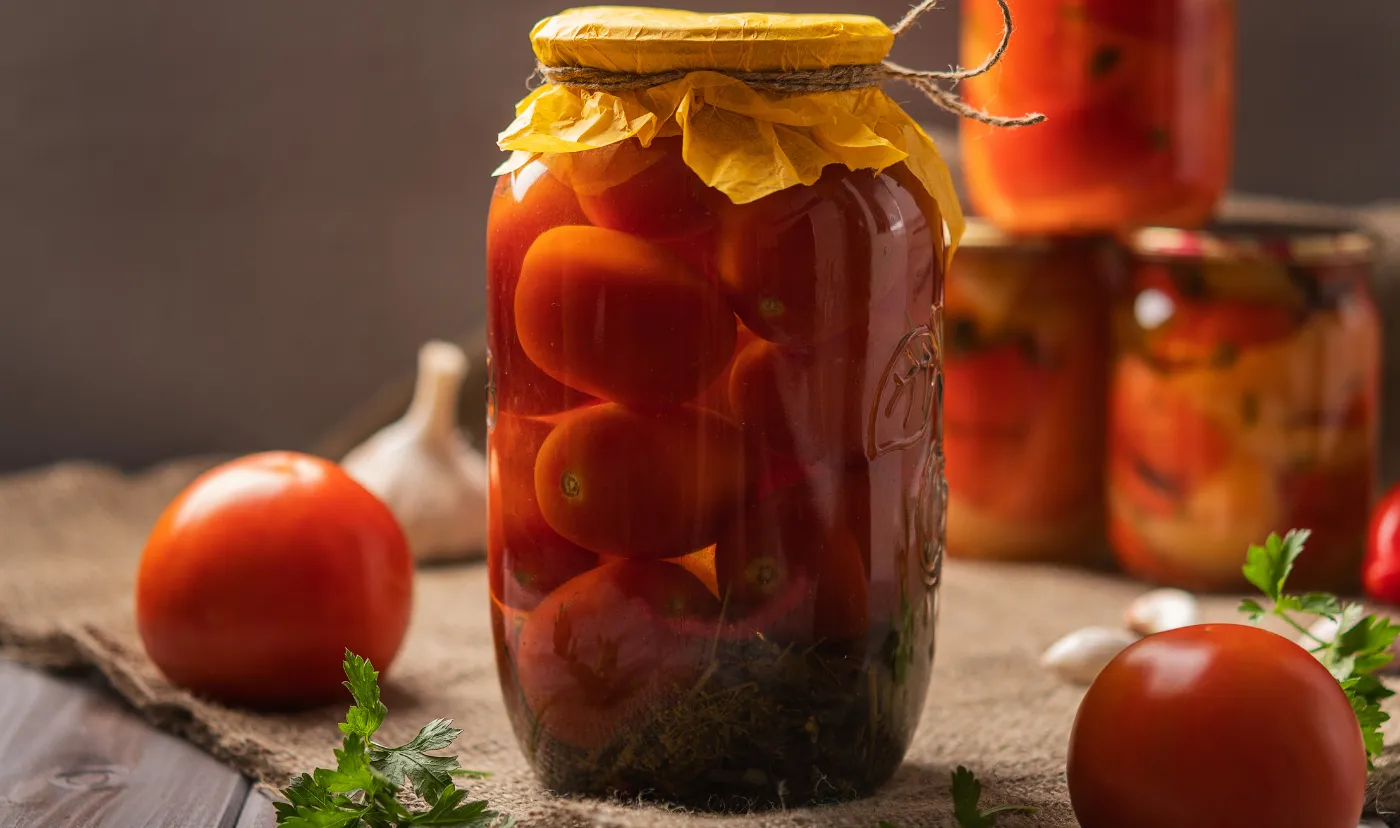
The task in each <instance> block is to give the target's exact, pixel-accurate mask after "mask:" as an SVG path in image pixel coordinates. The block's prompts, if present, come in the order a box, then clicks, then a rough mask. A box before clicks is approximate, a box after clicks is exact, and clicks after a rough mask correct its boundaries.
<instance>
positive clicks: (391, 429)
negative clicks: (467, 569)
mask: <svg viewBox="0 0 1400 828" xmlns="http://www.w3.org/2000/svg"><path fill="white" fill-rule="evenodd" d="M466 374H467V357H466V354H465V353H463V352H462V349H461V348H459V347H457V346H456V345H453V344H451V343H449V342H439V341H432V342H428V343H426V344H424V345H423V347H422V348H420V349H419V352H418V378H417V383H416V387H415V389H414V393H413V401H412V402H411V403H410V404H409V407H408V411H407V412H406V413H405V414H404V416H403V417H402V418H401V419H399V420H398V421H396V422H394V423H391V424H390V425H388V426H385V427H384V428H383V429H381V430H380V431H378V432H377V433H375V434H374V435H373V436H371V437H370V438H369V439H368V440H366V441H365V442H364V443H362V444H360V445H359V446H357V447H355V448H354V449H352V450H351V451H350V452H349V453H348V454H346V455H345V458H344V459H343V460H342V461H341V465H342V466H343V467H344V468H345V470H346V471H347V472H348V473H349V474H350V476H351V477H353V478H355V479H356V480H357V481H359V483H360V484H361V485H362V486H364V487H365V488H366V489H369V490H370V491H371V492H373V493H374V494H375V495H377V496H378V497H379V498H380V499H381V500H383V501H384V502H385V504H387V505H388V507H389V510H390V511H392V512H393V513H394V516H395V517H397V518H398V520H399V524H400V525H401V526H402V527H403V530H404V535H405V536H406V537H407V538H408V544H409V548H410V549H412V551H413V555H414V558H416V559H417V560H419V561H438V560H453V559H468V558H477V557H481V556H482V555H483V554H484V553H485V550H486V492H487V488H488V478H489V475H488V471H487V465H486V458H485V457H483V456H482V455H481V453H480V452H478V451H476V450H475V449H473V448H472V447H471V446H470V444H468V442H467V439H466V437H465V436H464V435H463V434H462V431H461V429H460V428H459V427H458V425H457V406H458V400H459V397H460V395H461V390H462V383H463V381H464V380H465V378H466Z"/></svg>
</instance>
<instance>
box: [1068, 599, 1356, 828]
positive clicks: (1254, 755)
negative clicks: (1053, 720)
mask: <svg viewBox="0 0 1400 828" xmlns="http://www.w3.org/2000/svg"><path fill="white" fill-rule="evenodd" d="M1066 774H1067V776H1068V781H1069V793H1070V801H1071V803H1072V804H1073V806H1074V813H1075V816H1076V817H1077V818H1078V819H1079V822H1080V825H1082V826H1083V828H1129V826H1131V828H1184V826H1191V828H1238V827H1239V826H1242V825H1267V826H1269V828H1354V826H1356V824H1357V823H1358V822H1359V821H1360V819H1361V810H1362V806H1363V804H1364V800H1365V793H1366V750H1365V745H1364V744H1363V742H1362V737H1361V728H1360V726H1359V725H1358V724H1357V721H1356V716H1355V714H1354V713H1353V712H1352V709H1351V704H1350V702H1349V701H1348V700H1347V697H1346V694H1345V693H1344V692H1343V691H1342V688H1341V685H1339V684H1338V683H1337V680H1336V679H1335V678H1333V677H1332V674H1331V673H1329V672H1328V671H1327V669H1326V668H1325V667H1323V666H1322V664H1321V663H1320V662H1318V660H1317V659H1316V658H1314V657H1313V656H1312V654H1311V653H1309V652H1307V651H1306V650H1304V649H1303V648H1302V647H1300V646H1298V645H1297V644H1295V643H1294V642H1292V641H1290V640H1288V639H1286V638H1284V637H1282V636H1280V635H1276V634H1274V633H1272V632H1269V631H1267V630H1263V629H1260V628H1258V627H1250V626H1244V625H1241V624H1202V625H1197V626H1192V627H1183V628H1181V629H1176V630H1171V631H1169V632H1164V633H1158V634H1157V635H1152V636H1149V637H1147V638H1144V639H1142V640H1141V641H1138V642H1137V643H1135V644H1133V645H1132V646H1130V647H1128V648H1127V649H1126V650H1124V651H1123V652H1122V653H1119V654H1118V656H1117V657H1116V658H1115V659H1114V660H1113V661H1112V662H1111V663H1109V665H1108V666H1107V667H1106V668H1104V670H1103V672H1102V673H1100V674H1099V676H1098V678H1097V679H1096V680H1095V681H1094V684H1093V686H1092V687H1090V688H1089V691H1088V693H1087V694H1086V695H1085V697H1084V701H1083V702H1082V703H1081V704H1080V707H1079V714H1078V715H1077V716H1076V717H1075V721H1074V729H1073V731H1072V733H1071V735H1070V743H1069V763H1068V766H1067V768H1066Z"/></svg>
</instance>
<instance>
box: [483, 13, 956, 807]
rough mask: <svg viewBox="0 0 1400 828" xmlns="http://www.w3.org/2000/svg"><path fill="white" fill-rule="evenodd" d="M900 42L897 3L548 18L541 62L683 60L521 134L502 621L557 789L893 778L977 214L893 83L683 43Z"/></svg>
mask: <svg viewBox="0 0 1400 828" xmlns="http://www.w3.org/2000/svg"><path fill="white" fill-rule="evenodd" d="M615 16H617V17H615ZM609 32H612V33H613V34H609ZM892 40H893V35H892V34H891V31H890V29H888V28H887V27H885V26H884V24H882V23H880V22H879V21H877V20H874V19H873V18H863V17H842V18H832V17H830V16H820V17H815V16H814V17H800V16H787V15H733V16H725V15H717V16H716V15H691V14H688V13H679V12H657V11H656V10H646V9H593V10H588V9H584V10H576V11H573V12H567V13H565V14H563V15H560V16H558V17H556V18H551V19H550V20H547V21H545V22H544V23H542V24H541V25H540V27H537V29H536V32H535V37H534V41H535V47H536V53H537V55H539V56H540V58H541V61H546V60H555V61H562V60H563V59H562V58H561V57H560V55H561V53H564V52H569V50H570V49H571V48H572V49H574V50H575V51H576V52H577V53H578V54H586V55H591V56H592V57H593V58H594V59H596V58H597V57H598V56H599V55H602V54H604V53H606V54H609V55H613V56H614V57H615V58H616V59H615V60H614V61H613V63H612V65H611V66H610V67H609V68H610V69H611V70H613V71H627V72H632V73H635V74H636V75H638V76H647V77H651V75H648V73H656V72H672V73H674V75H675V77H674V78H673V79H672V80H670V81H666V82H665V83H661V84H660V85H657V86H651V87H647V88H641V87H640V86H639V84H641V82H640V81H638V82H636V83H634V82H632V81H626V80H625V79H624V80H623V81H608V83H614V84H615V85H616V88H610V89H601V88H596V86H595V87H586V88H574V87H564V86H558V85H550V86H546V87H543V88H542V89H541V90H539V91H537V92H536V93H535V94H534V95H532V96H531V98H530V99H527V101H526V102H525V103H524V104H522V107H521V109H520V113H521V114H520V119H519V120H517V122H516V124H514V125H513V126H512V127H511V129H510V130H508V131H507V132H506V133H505V135H504V136H503V139H502V144H503V146H504V147H506V148H508V149H512V150H516V155H515V157H514V158H513V159H512V161H511V162H510V163H509V164H508V165H507V166H506V167H505V168H503V170H502V175H501V177H500V180H499V183H498V185H497V188H496V193H495V196H494V200H493V203H492V208H491V216H490V224H489V228H488V240H487V241H488V249H489V258H490V263H489V269H488V294H489V298H490V301H489V308H490V321H489V327H490V331H491V339H490V345H491V360H492V372H491V376H492V377H493V383H494V385H495V387H494V390H493V394H492V399H493V400H494V412H493V415H492V423H493V425H492V427H491V429H490V436H489V445H490V455H491V458H490V460H491V462H490V468H491V498H490V512H491V515H490V517H491V523H490V526H491V532H490V537H489V555H488V558H489V566H490V570H491V588H492V613H493V620H494V624H495V630H496V637H497V655H498V662H499V663H498V667H499V670H500V674H501V680H502V686H503V688H504V691H505V699H506V704H507V709H508V710H509V712H510V715H511V719H512V722H513V723H514V726H515V729H516V733H517V736H518V737H519V741H520V744H521V747H522V749H523V750H524V752H525V753H526V755H527V756H528V758H529V760H530V762H531V764H532V765H533V767H534V768H535V770H536V772H537V773H538V774H539V776H540V777H541V778H542V780H543V781H544V783H545V784H546V785H547V786H548V787H550V788H551V789H554V790H558V791H564V792H575V793H613V792H620V793H625V794H638V793H643V792H645V793H648V794H650V795H654V796H658V797H662V798H665V799H669V800H673V801H680V802H684V803H688V804H692V805H697V806H701V807H709V808H715V807H719V808H732V807H748V806H751V805H762V804H786V805H794V804H800V803H805V802H814V801H822V800H830V799H841V798H849V797H853V796H858V795H862V794H865V793H868V792H870V791H872V790H873V789H874V788H875V787H876V786H878V785H879V784H880V783H882V782H883V781H884V780H886V779H888V778H889V776H890V775H891V774H892V773H893V772H894V769H895V768H896V767H897V766H898V764H899V762H900V761H901V760H902V758H903V756H904V752H905V750H906V748H907V746H908V744H909V741H910V739H911V737H912V735H913V732H914V729H915V727H916V725H917V724H918V720H919V716H920V713H921V711H922V708H923V704H924V699H925V695H926V691H927V688H928V680H929V671H930V667H931V664H932V659H933V651H934V635H933V632H934V622H935V616H936V609H935V608H936V590H937V586H938V579H939V573H940V568H941V561H942V553H943V533H944V520H943V508H944V503H945V494H944V479H943V469H942V452H941V448H940V445H939V436H938V435H939V424H938V418H939V411H940V408H941V406H940V393H941V391H940V389H941V388H942V382H941V377H940V371H941V362H940V360H941V341H942V327H941V313H942V302H943V274H944V270H945V267H946V263H947V261H948V260H949V258H950V255H951V250H952V248H953V246H954V245H955V244H956V241H957V239H958V237H959V236H960V235H961V224H962V223H961V214H960V212H959V211H958V206H957V203H956V199H955V198H954V197H953V195H952V191H951V187H950V185H948V183H947V182H948V179H947V177H946V170H945V169H944V168H943V167H942V162H941V161H939V160H938V157H937V154H936V151H935V150H934V148H933V146H932V143H931V142H930V141H929V140H928V138H927V136H926V135H924V134H923V133H922V131H921V130H919V129H918V127H917V125H915V124H914V122H913V121H911V120H908V117H907V115H905V114H904V113H903V112H902V110H899V108H898V107H897V106H896V105H895V104H893V102H891V101H889V99H888V98H886V97H885V96H884V93H883V92H881V91H880V90H879V89H878V87H874V86H870V85H867V86H864V87H859V88H851V89H843V90H839V91H830V92H823V93H821V94H820V95H808V94H805V93H802V92H801V91H800V90H799V91H797V92H785V93H783V94H777V93H769V92H760V91H758V90H757V89H755V88H751V87H749V86H748V85H747V82H741V80H740V79H736V78H735V77H733V76H729V75H721V74H718V73H716V72H700V71H694V72H693V73H692V74H687V72H691V71H692V70H697V69H701V68H705V67H704V66H696V65H694V64H693V63H686V62H685V60H686V59H689V60H691V61H695V60H700V61H706V60H710V61H713V60H719V59H720V57H722V56H723V55H726V54H730V58H729V59H730V60H732V61H738V63H734V64H726V65H724V66H723V67H721V68H723V69H724V70H726V71H729V70H734V71H738V70H744V71H750V70H751V71H757V72H764V71H766V72H770V73H771V72H775V71H779V70H790V69H791V68H793V67H794V66H796V67H797V68H804V67H805V68H807V69H812V70H821V69H823V68H829V67H826V66H825V64H824V63H822V62H823V61H827V62H830V61H836V63H833V64H832V65H834V66H845V65H846V64H850V63H861V62H868V63H872V65H878V64H879V61H880V60H881V59H882V57H883V55H884V54H885V53H886V52H887V51H888V48H889V44H890V42H892ZM692 41H693V43H692V45H694V44H701V45H702V47H703V48H701V47H696V48H691V49H681V48H680V47H681V46H684V45H685V44H686V43H688V42H692ZM668 44H669V45H668ZM729 46H734V47H735V48H734V49H732V50H731V49H730V48H729ZM668 50H670V51H668ZM731 52H732V54H731ZM697 54H698V55H702V57H698V58H697V57H696V55H697ZM687 55H689V58H686V56H687ZM717 56H719V57H717ZM814 60H816V61H818V63H817V64H813V63H811V61H814ZM658 61H660V62H659V63H658ZM678 61H679V63H677V62H678ZM794 61H795V62H794ZM804 61H805V63H804ZM564 62H565V63H567V61H564ZM755 62H756V63H755ZM599 83H601V82H599ZM658 83H659V81H658ZM658 101H671V102H674V103H675V106H674V107H672V106H670V105H669V104H668V105H665V106H663V105H660V104H658V103H657V102H658ZM702 102H703V103H702ZM726 106H728V107H729V108H726ZM692 107H693V109H692ZM770 110H771V111H770ZM778 112H781V113H783V114H782V118H783V119H785V120H783V122H782V124H781V125H779V126H776V127H775V126H774V123H775V122H774V121H770V120H767V119H768V118H770V117H772V118H776V117H778V116H777V115H775V114H774V113H778ZM585 122H586V126H585Z"/></svg>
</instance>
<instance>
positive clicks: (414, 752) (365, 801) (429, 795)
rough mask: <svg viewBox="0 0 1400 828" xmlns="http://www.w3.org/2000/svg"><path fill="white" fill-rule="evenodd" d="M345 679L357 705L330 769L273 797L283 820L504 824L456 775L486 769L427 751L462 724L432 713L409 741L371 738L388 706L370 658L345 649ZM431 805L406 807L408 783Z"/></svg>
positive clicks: (345, 827) (298, 824) (399, 826)
mask: <svg viewBox="0 0 1400 828" xmlns="http://www.w3.org/2000/svg"><path fill="white" fill-rule="evenodd" d="M345 677H346V679H347V681H346V682H345V687H346V688H347V689H348V690H349V691H350V694H351V696H353V697H354V699H355V706H354V707H351V708H350V710H349V712H348V713H346V714H345V721H344V722H342V723H341V725H340V732H341V733H344V734H345V739H344V742H343V743H342V745H341V749H340V750H337V751H335V758H336V767H335V770H329V769H326V768H317V769H316V770H315V771H313V772H311V773H303V774H302V775H300V776H298V777H296V778H295V779H293V780H292V782H291V785H290V786H288V787H287V788H286V789H285V790H283V791H282V795H283V796H285V797H286V799H287V801H286V802H278V803H276V805H275V807H276V809H277V824H278V826H281V828H350V826H354V827H355V828H403V826H409V825H435V826H455V828H507V826H510V825H513V824H514V820H512V819H511V818H510V817H508V816H505V815H503V814H499V813H497V812H495V811H492V810H490V809H489V808H487V804H486V802H485V801H475V802H468V801H466V799H467V792H466V791H465V790H464V789H462V788H458V787H457V783H456V781H455V780H454V779H453V777H454V776H463V777H467V778H470V779H480V778H482V777H484V776H485V774H483V773H481V772H479V771H469V770H464V769H463V768H462V767H461V766H460V765H459V764H458V762H457V759H456V757H453V756H431V755H429V753H428V752H429V751H437V750H442V749H444V748H446V747H447V746H448V745H450V744H452V740H453V739H456V738H457V734H459V733H461V732H462V731H461V730H459V729H457V728H455V727H453V726H452V721H451V720H450V719H434V720H433V721H431V722H429V723H428V724H427V725H425V726H424V727H423V728H422V729H421V730H419V731H418V735H417V736H414V737H413V738H412V739H410V740H409V741H408V743H407V744H403V745H400V746H398V747H388V746H386V745H381V744H378V743H376V742H374V741H373V736H374V733H375V731H377V730H378V729H379V726H380V725H381V724H383V722H384V717H385V716H386V715H387V714H388V712H389V710H388V708H386V707H385V706H384V703H383V702H381V701H380V700H379V673H378V672H376V671H375V669H374V665H372V664H370V662H369V661H367V660H366V659H363V658H360V657H359V656H357V655H355V654H354V653H352V652H350V651H349V650H347V651H346V652H345ZM410 786H411V788H412V793H413V794H417V796H418V798H420V799H422V800H423V802H425V803H427V805H428V808H427V809H426V810H424V809H410V808H409V806H408V805H407V804H406V803H405V800H406V799H407V794H408V789H409V787H410Z"/></svg>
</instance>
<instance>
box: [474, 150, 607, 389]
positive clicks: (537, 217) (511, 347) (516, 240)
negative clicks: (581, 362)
mask: <svg viewBox="0 0 1400 828" xmlns="http://www.w3.org/2000/svg"><path fill="white" fill-rule="evenodd" d="M587 223H588V219H587V218H585V217H584V215H583V211H582V210H581V209H579V206H578V200H577V199H576V198H574V194H573V192H571V191H570V190H569V188H568V187H566V186H564V185H563V184H561V183H559V181H558V180H557V179H556V178H555V177H554V176H553V175H551V174H550V172H549V171H548V170H547V169H545V166H544V164H542V163H541V162H539V161H538V160H537V161H533V162H531V163H529V164H527V165H525V166H524V167H522V168H521V169H519V170H517V171H516V172H514V173H512V174H511V175H507V176H503V177H502V178H501V179H500V181H499V182H498V183H497V184H496V195H495V198H493V199H492V201H491V213H490V216H489V218H488V219H487V221H486V274H487V277H486V304H487V314H486V323H487V344H488V346H489V347H490V351H491V374H492V382H493V383H494V386H495V395H496V404H497V405H498V406H499V407H500V409H501V410H503V411H510V412H513V413H516V414H550V413H553V412H556V411H563V410H564V409H566V408H573V407H574V406H576V405H579V404H580V403H583V402H585V401H586V400H587V399H588V396H587V395H586V394H583V393H581V392H579V391H575V390H574V389H572V388H568V387H566V386H565V385H563V384H562V383H559V382H558V381H556V380H554V379H553V378H551V377H550V376H549V375H548V374H546V373H544V372H543V371H541V370H540V369H539V367H538V366H536V365H535V364H534V363H533V362H531V361H530V358H529V357H527V356H525V351H524V350H523V349H522V348H521V347H520V339H519V337H518V336H516V335H515V331H514V328H515V326H514V322H513V320H514V319H515V289H516V284H517V283H518V281H519V279H520V266H521V263H522V262H523V261H524V260H525V253H526V251H527V250H529V249H530V245H531V244H533V243H534V241H535V239H536V238H537V237H538V236H539V235H540V234H541V233H543V232H544V231H546V230H549V229H551V228H554V227H559V226H561V225H566V224H587Z"/></svg>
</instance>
